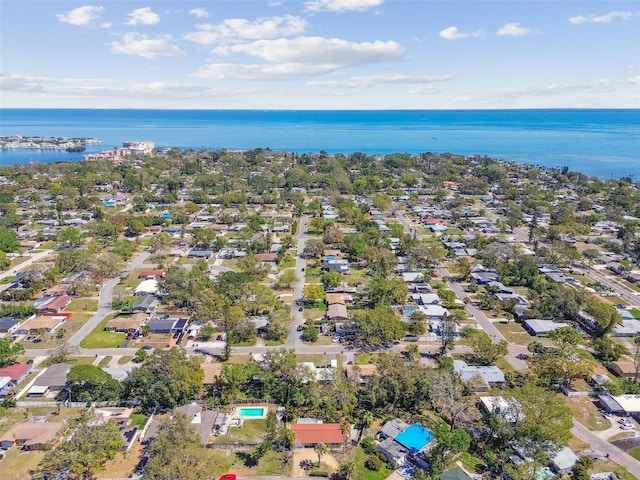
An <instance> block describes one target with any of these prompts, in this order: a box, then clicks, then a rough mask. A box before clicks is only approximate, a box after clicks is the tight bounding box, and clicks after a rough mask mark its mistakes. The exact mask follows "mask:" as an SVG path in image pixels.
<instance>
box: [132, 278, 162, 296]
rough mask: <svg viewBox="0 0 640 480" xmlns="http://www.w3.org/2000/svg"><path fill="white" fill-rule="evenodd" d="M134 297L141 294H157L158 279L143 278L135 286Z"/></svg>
mask: <svg viewBox="0 0 640 480" xmlns="http://www.w3.org/2000/svg"><path fill="white" fill-rule="evenodd" d="M133 294H134V295H135V296H136V297H139V296H142V295H148V294H151V295H157V294H158V281H157V280H155V279H154V280H143V281H141V282H140V283H139V284H138V286H137V287H136V290H135V292H134V293H133Z"/></svg>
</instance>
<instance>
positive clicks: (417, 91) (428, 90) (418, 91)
mask: <svg viewBox="0 0 640 480" xmlns="http://www.w3.org/2000/svg"><path fill="white" fill-rule="evenodd" d="M442 91H444V89H443V88H441V87H423V86H419V87H416V88H413V89H411V90H409V93H410V94H411V95H435V94H436V93H440V92H442Z"/></svg>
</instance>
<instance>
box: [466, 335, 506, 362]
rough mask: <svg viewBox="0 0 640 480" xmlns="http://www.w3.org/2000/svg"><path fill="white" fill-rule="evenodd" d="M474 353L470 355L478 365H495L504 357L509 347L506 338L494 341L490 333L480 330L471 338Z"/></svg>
mask: <svg viewBox="0 0 640 480" xmlns="http://www.w3.org/2000/svg"><path fill="white" fill-rule="evenodd" d="M470 346H471V348H472V349H473V353H472V354H471V355H470V359H471V361H472V363H474V364H476V365H494V364H495V363H496V361H498V360H499V359H500V358H502V357H504V356H505V355H506V354H507V353H508V351H509V349H508V345H507V342H506V341H505V340H500V342H498V343H494V342H493V340H491V338H489V335H487V334H486V333H483V332H480V333H477V334H476V335H474V336H473V338H472V339H471V345H470Z"/></svg>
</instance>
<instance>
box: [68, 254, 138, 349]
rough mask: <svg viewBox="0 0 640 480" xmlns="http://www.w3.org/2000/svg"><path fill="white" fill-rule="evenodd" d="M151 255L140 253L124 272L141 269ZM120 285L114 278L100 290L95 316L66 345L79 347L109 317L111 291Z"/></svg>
mask: <svg viewBox="0 0 640 480" xmlns="http://www.w3.org/2000/svg"><path fill="white" fill-rule="evenodd" d="M150 255H151V254H150V253H149V252H143V253H141V254H140V255H139V256H138V258H136V259H135V260H134V261H133V262H131V263H130V264H129V265H127V268H125V270H124V271H125V272H131V271H133V270H135V269H136V268H141V267H142V265H143V264H144V261H145V260H146V259H147V258H149V256H150ZM118 283H120V277H115V278H113V279H111V280H109V281H108V282H107V283H106V284H105V285H104V286H103V287H102V290H100V297H99V304H98V311H97V312H96V314H95V315H94V316H93V317H91V318H90V319H89V320H88V321H87V323H85V324H84V325H83V326H82V327H80V329H79V330H78V331H77V332H76V333H75V334H74V335H73V336H72V337H71V338H70V339H69V341H68V342H67V344H68V345H71V346H76V347H77V346H79V345H80V342H82V340H83V339H84V337H86V336H87V335H89V333H91V332H92V331H93V329H94V328H96V326H97V325H98V324H99V323H100V322H101V321H102V320H104V318H105V317H106V316H107V315H109V314H110V313H111V312H112V311H113V310H112V309H111V303H112V299H113V289H114V287H115V286H116V285H117V284H118Z"/></svg>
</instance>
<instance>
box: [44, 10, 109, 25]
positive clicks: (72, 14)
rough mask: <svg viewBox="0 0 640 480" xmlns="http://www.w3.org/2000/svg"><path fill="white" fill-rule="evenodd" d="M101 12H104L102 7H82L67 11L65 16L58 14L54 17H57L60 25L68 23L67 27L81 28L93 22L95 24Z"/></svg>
mask: <svg viewBox="0 0 640 480" xmlns="http://www.w3.org/2000/svg"><path fill="white" fill-rule="evenodd" d="M102 12H104V7H97V6H94V5H85V6H83V7H78V8H74V9H73V10H69V11H68V12H67V13H66V14H62V13H61V14H58V15H56V17H58V20H60V21H61V22H62V23H68V24H69V25H75V26H77V27H81V26H86V25H91V24H93V22H95V21H96V20H97V19H98V18H99V17H100V14H101V13H102ZM109 25H110V24H109Z"/></svg>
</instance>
